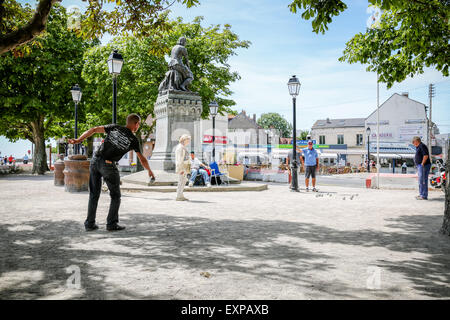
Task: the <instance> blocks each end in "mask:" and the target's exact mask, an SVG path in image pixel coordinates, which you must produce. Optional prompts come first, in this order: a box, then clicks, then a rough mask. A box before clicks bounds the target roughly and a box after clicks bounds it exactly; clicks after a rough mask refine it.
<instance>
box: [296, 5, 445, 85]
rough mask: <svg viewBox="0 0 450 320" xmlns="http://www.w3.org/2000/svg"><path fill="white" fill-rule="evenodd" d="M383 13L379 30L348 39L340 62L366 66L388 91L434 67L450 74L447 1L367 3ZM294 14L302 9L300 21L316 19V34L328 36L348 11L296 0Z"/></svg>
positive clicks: (369, 30)
mask: <svg viewBox="0 0 450 320" xmlns="http://www.w3.org/2000/svg"><path fill="white" fill-rule="evenodd" d="M368 3H370V4H371V5H375V6H378V7H380V8H381V10H383V13H382V15H381V19H380V21H379V23H378V24H377V27H376V28H367V30H366V32H365V33H358V34H356V35H355V36H353V38H352V39H350V40H349V41H348V42H347V44H346V48H345V50H344V52H343V56H342V57H341V58H339V61H347V62H349V63H356V62H360V63H362V64H367V65H368V67H367V71H376V72H378V75H379V77H380V78H379V81H380V82H383V83H386V85H387V87H388V88H390V87H392V85H393V84H394V83H395V82H401V81H403V80H405V79H406V78H407V77H408V76H411V77H413V76H414V75H416V74H420V73H423V68H424V67H433V68H435V69H436V70H438V71H440V72H441V73H442V75H444V76H448V75H449V70H448V67H449V61H450V59H449V58H450V44H449V41H450V32H449V31H450V29H449V16H450V1H449V0H426V1H425V0H368ZM289 7H290V9H291V11H292V12H294V13H295V12H297V9H301V8H303V9H304V10H305V11H304V12H303V13H302V18H304V19H306V20H309V19H311V18H314V19H313V20H312V27H313V31H314V32H316V33H319V32H321V33H324V32H325V30H327V29H328V24H329V23H331V22H332V17H334V16H337V15H339V14H340V13H342V12H343V11H345V10H346V9H347V5H346V4H345V3H344V2H343V1H340V0H329V1H321V0H294V1H293V2H292V3H291V4H290V6H289Z"/></svg>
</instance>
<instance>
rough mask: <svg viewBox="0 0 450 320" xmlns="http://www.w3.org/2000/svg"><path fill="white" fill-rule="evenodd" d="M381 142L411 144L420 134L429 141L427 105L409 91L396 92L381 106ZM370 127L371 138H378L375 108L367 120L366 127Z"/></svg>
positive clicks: (372, 139) (424, 139) (373, 139)
mask: <svg viewBox="0 0 450 320" xmlns="http://www.w3.org/2000/svg"><path fill="white" fill-rule="evenodd" d="M379 112H380V133H379V136H380V142H386V143H397V144H399V143H400V144H403V145H409V144H411V141H412V138H413V137H414V136H419V137H420V138H421V139H422V141H424V142H425V143H427V138H428V132H427V128H428V126H427V121H428V120H427V119H428V118H427V114H426V109H425V105H424V104H423V103H420V102H418V101H415V100H412V99H410V98H409V97H408V94H407V93H403V94H401V95H400V94H398V93H394V94H393V95H392V96H391V97H390V98H389V99H387V100H386V101H385V102H384V103H383V104H382V105H381V106H380V110H379ZM367 127H370V130H371V137H370V140H371V141H373V142H375V141H376V139H377V110H376V109H375V111H374V112H372V113H371V114H370V115H369V116H368V117H367V119H366V121H365V128H367Z"/></svg>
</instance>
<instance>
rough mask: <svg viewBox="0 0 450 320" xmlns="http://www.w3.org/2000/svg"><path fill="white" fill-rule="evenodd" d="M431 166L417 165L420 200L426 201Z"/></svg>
mask: <svg viewBox="0 0 450 320" xmlns="http://www.w3.org/2000/svg"><path fill="white" fill-rule="evenodd" d="M430 169H431V164H426V165H424V166H422V164H418V165H417V174H418V176H419V179H418V180H419V194H420V196H421V197H422V198H424V199H428V174H429V173H430Z"/></svg>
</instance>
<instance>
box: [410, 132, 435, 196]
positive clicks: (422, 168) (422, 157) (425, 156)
mask: <svg viewBox="0 0 450 320" xmlns="http://www.w3.org/2000/svg"><path fill="white" fill-rule="evenodd" d="M412 143H413V145H414V146H415V147H416V155H415V157H414V163H415V164H416V167H417V175H418V178H419V179H418V180H419V195H418V196H417V197H416V199H417V200H428V174H429V173H430V169H431V161H430V153H429V152H428V148H427V146H426V145H424V144H423V143H422V140H421V139H420V137H414V138H413V141H412Z"/></svg>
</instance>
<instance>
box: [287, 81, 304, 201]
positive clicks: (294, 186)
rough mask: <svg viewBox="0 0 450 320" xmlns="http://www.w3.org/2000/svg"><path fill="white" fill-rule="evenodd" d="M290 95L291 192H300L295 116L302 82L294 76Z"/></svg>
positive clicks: (289, 87)
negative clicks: (291, 123) (291, 108)
mask: <svg viewBox="0 0 450 320" xmlns="http://www.w3.org/2000/svg"><path fill="white" fill-rule="evenodd" d="M287 85H288V89H289V94H290V95H291V96H292V107H293V121H292V122H293V130H292V164H291V172H292V179H291V191H294V192H298V176H297V168H298V167H297V150H296V147H297V137H296V130H297V128H296V116H295V104H296V99H297V96H298V93H299V92H300V86H301V84H300V81H298V79H297V77H296V76H295V75H294V76H292V78H290V79H289V82H288V84H287Z"/></svg>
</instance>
